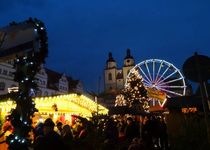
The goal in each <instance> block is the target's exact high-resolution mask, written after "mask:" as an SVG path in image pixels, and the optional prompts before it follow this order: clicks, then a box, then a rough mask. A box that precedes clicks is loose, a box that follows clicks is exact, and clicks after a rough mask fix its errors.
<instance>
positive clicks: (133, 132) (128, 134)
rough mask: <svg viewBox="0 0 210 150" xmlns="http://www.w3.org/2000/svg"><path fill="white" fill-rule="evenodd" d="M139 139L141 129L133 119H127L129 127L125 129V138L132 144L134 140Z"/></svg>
mask: <svg viewBox="0 0 210 150" xmlns="http://www.w3.org/2000/svg"><path fill="white" fill-rule="evenodd" d="M136 137H139V128H138V126H137V125H136V124H135V122H134V121H133V119H132V118H131V117H128V118H127V125H126V127H125V138H126V140H128V141H129V142H131V141H132V140H133V139H134V138H136Z"/></svg>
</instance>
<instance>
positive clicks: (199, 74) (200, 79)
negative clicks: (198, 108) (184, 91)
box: [195, 53, 210, 144]
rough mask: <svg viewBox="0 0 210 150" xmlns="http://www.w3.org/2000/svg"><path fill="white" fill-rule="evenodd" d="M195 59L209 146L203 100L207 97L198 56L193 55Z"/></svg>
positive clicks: (206, 116)
mask: <svg viewBox="0 0 210 150" xmlns="http://www.w3.org/2000/svg"><path fill="white" fill-rule="evenodd" d="M195 58H196V64H195V65H196V70H197V73H198V80H199V85H200V92H201V100H202V105H203V112H204V118H205V124H206V130H207V138H208V144H210V130H209V125H208V119H207V118H208V114H207V108H208V107H207V106H206V102H207V101H205V100H207V99H206V98H207V95H206V94H205V91H204V90H205V84H204V82H203V79H202V77H201V72H200V67H201V66H200V65H199V60H198V54H197V53H195Z"/></svg>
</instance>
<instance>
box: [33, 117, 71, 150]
mask: <svg viewBox="0 0 210 150" xmlns="http://www.w3.org/2000/svg"><path fill="white" fill-rule="evenodd" d="M54 126H55V124H54V122H53V121H52V119H50V118H48V119H46V120H45V122H44V127H43V130H44V136H43V137H42V138H39V139H38V141H35V143H36V144H35V145H34V150H48V149H49V150H66V149H67V148H66V147H65V146H64V143H63V141H62V138H61V136H60V135H59V134H58V133H56V132H55V131H54Z"/></svg>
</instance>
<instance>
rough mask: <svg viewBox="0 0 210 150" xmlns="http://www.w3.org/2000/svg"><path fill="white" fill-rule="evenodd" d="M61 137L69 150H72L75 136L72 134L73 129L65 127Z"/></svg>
mask: <svg viewBox="0 0 210 150" xmlns="http://www.w3.org/2000/svg"><path fill="white" fill-rule="evenodd" d="M61 137H62V140H63V142H64V144H65V146H66V147H67V148H68V150H71V149H72V147H73V135H72V132H71V127H70V126H69V125H64V126H63V129H62V131H61Z"/></svg>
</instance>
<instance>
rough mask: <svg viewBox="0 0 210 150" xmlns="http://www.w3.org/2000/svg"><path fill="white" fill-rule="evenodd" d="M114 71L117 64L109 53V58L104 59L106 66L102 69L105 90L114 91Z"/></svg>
mask: <svg viewBox="0 0 210 150" xmlns="http://www.w3.org/2000/svg"><path fill="white" fill-rule="evenodd" d="M116 72H117V64H116V61H115V60H114V59H113V57H112V53H111V52H110V53H109V58H108V60H107V61H106V68H105V71H104V82H105V91H106V92H114V91H116V88H117V87H116Z"/></svg>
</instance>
